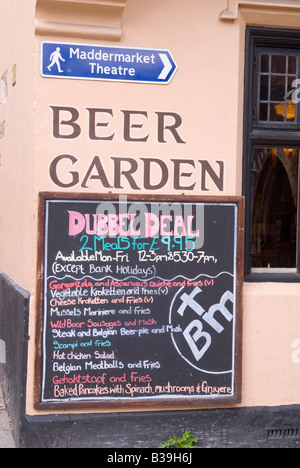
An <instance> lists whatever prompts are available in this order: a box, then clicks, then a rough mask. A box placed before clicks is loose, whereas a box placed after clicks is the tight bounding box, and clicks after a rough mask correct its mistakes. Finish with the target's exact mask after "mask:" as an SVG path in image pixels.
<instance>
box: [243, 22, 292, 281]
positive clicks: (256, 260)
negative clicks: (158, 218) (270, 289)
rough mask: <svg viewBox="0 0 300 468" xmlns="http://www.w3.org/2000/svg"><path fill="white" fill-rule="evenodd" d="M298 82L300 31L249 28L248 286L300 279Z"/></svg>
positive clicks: (246, 133) (246, 134) (246, 136)
mask: <svg viewBox="0 0 300 468" xmlns="http://www.w3.org/2000/svg"><path fill="white" fill-rule="evenodd" d="M299 78H300V31H298V30H297V31H294V30H275V29H264V28H248V30H247V40H246V73H245V119H244V174H243V193H244V195H245V198H246V232H245V234H246V235H245V238H246V240H245V254H246V255H245V277H246V280H249V281H251V280H252V281H266V280H268V281H270V280H271V281H272V280H273V281H300V274H299V273H300V261H299V258H300V257H299V250H300V249H299V241H300V236H299V226H300V223H299V156H300V154H299V151H300V107H299V106H298V102H300V93H299V91H298V89H297V88H298V87H299V84H300V80H299ZM298 93H299V97H298Z"/></svg>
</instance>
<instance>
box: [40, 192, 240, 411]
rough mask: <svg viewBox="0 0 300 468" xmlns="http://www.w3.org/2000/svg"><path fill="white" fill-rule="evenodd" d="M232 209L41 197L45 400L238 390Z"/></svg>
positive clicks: (179, 396) (199, 395)
mask: <svg viewBox="0 0 300 468" xmlns="http://www.w3.org/2000/svg"><path fill="white" fill-rule="evenodd" d="M236 249H237V205H236V204H235V203H176V204H174V203H167V202H163V203H162V202H151V203H150V202H147V201H146V202H129V201H127V200H125V201H124V200H118V201H117V200H114V201H109V202H105V201H99V200H54V199H53V200H52V199H50V200H46V201H45V242H44V250H45V254H44V294H43V298H44V301H43V306H44V311H43V314H44V316H43V330H42V373H41V382H42V385H41V386H42V389H41V402H42V403H52V404H53V403H55V402H60V403H63V402H64V403H70V402H72V403H75V402H103V403H106V404H107V405H108V406H109V402H114V403H115V402H116V401H117V402H122V403H123V404H125V405H126V402H128V401H134V402H136V401H140V402H142V401H143V399H147V401H150V400H151V401H154V402H155V401H157V400H158V401H159V402H161V401H162V402H163V401H164V400H168V401H173V400H184V399H192V400H193V399H203V400H206V399H208V400H209V399H212V398H213V399H214V400H215V399H220V398H222V399H226V398H227V397H232V396H233V395H234V394H235V392H236V389H235V372H234V369H235V341H236V338H235V327H236V315H237V310H236V308H237V307H236V295H237V291H236V279H237V276H236V275H237V273H236V263H237V262H236V258H237V252H236Z"/></svg>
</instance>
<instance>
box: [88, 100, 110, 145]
mask: <svg viewBox="0 0 300 468" xmlns="http://www.w3.org/2000/svg"><path fill="white" fill-rule="evenodd" d="M87 110H88V112H89V137H90V139H91V140H113V138H114V135H115V133H112V134H111V135H106V136H105V135H99V133H98V134H97V135H96V127H108V125H109V122H97V123H96V113H102V114H103V113H105V114H110V115H111V116H112V117H113V111H112V109H94V108H90V107H87Z"/></svg>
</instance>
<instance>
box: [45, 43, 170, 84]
mask: <svg viewBox="0 0 300 468" xmlns="http://www.w3.org/2000/svg"><path fill="white" fill-rule="evenodd" d="M176 69H177V65H176V63H175V61H174V59H173V57H172V55H171V53H170V52H169V51H168V50H165V49H161V50H160V49H143V48H132V47H116V46H101V45H93V44H71V43H66V42H47V41H45V42H43V43H42V45H41V75H42V76H44V77H56V78H74V79H88V80H105V81H107V80H108V81H128V82H134V83H158V84H159V83H160V84H167V83H169V82H170V80H171V79H172V77H173V75H174V73H175V71H176Z"/></svg>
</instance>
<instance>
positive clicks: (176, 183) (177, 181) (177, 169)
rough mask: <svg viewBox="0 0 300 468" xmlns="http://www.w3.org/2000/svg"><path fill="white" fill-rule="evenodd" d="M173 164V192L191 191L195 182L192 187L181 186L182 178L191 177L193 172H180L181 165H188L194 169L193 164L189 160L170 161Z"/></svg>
mask: <svg viewBox="0 0 300 468" xmlns="http://www.w3.org/2000/svg"><path fill="white" fill-rule="evenodd" d="M172 162H173V164H174V188H175V190H193V189H194V187H195V185H196V182H194V183H193V184H192V185H182V183H181V178H182V177H191V176H192V175H193V172H181V167H180V166H181V164H190V165H191V166H193V168H195V162H194V161H193V160H191V159H172Z"/></svg>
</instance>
